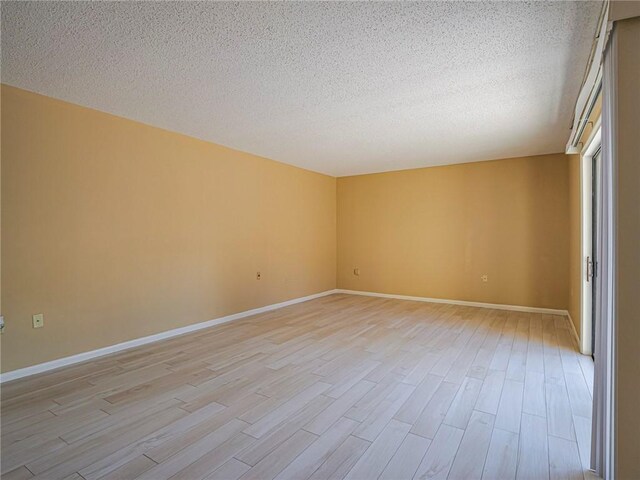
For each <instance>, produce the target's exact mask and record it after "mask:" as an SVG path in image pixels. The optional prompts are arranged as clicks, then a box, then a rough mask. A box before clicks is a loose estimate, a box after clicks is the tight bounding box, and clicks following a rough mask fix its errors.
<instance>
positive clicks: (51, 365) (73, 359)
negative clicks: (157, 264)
mask: <svg viewBox="0 0 640 480" xmlns="http://www.w3.org/2000/svg"><path fill="white" fill-rule="evenodd" d="M332 293H336V290H327V291H325V292H320V293H314V294H313V295H307V296H306V297H299V298H294V299H292V300H287V301H286V302H280V303H274V304H273V305H267V306H264V307H259V308H254V309H251V310H246V311H244V312H239V313H234V314H232V315H227V316H225V317H220V318H216V319H213V320H208V321H206V322H200V323H194V324H193V325H187V326H186V327H180V328H174V329H173V330H167V331H166V332H161V333H156V334H155V335H149V336H148V337H142V338H136V339H134V340H129V341H127V342H122V343H118V344H116V345H110V346H108V347H104V348H99V349H97V350H91V351H89V352H83V353H79V354H77V355H71V356H70V357H64V358H59V359H57V360H52V361H50V362H45V363H40V364H38V365H33V366H31V367H25V368H20V369H18V370H13V371H10V372H6V373H3V374H1V375H0V383H4V382H9V381H11V380H17V379H18V378H23V377H29V376H31V375H36V374H38V373H43V372H47V371H49V370H55V369H57V368H61V367H66V366H68V365H73V364H76V363H80V362H86V361H87V360H92V359H94V358H98V357H102V356H104V355H109V354H111V353H116V352H121V351H122V350H128V349H130V348H134V347H139V346H141V345H146V344H148V343H153V342H158V341H160V340H165V339H167V338H172V337H177V336H178V335H184V334H185V333H190V332H195V331H197V330H202V329H203V328H209V327H213V326H215V325H220V324H222V323H227V322H231V321H233V320H239V319H241V318H245V317H250V316H251V315H257V314H259V313H264V312H269V311H271V310H277V309H278V308H282V307H287V306H289V305H294V304H296V303H302V302H306V301H308V300H313V299H314V298H319V297H324V296H327V295H331V294H332Z"/></svg>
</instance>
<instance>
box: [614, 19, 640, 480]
mask: <svg viewBox="0 0 640 480" xmlns="http://www.w3.org/2000/svg"><path fill="white" fill-rule="evenodd" d="M615 28H616V31H617V35H618V59H617V60H618V115H617V122H618V137H617V147H618V198H617V202H618V207H617V218H616V221H617V285H616V288H617V292H616V293H617V300H616V301H617V346H616V348H617V358H616V375H617V378H616V381H617V387H616V402H617V414H616V442H615V445H616V447H617V453H616V473H617V475H616V478H619V479H621V480H627V479H637V478H640V461H639V460H638V457H639V453H640V447H638V434H639V433H640V415H639V414H638V398H640V141H639V140H640V54H638V52H640V17H636V18H632V19H629V20H624V21H620V22H616V27H615Z"/></svg>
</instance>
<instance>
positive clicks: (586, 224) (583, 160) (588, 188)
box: [580, 118, 602, 355]
mask: <svg viewBox="0 0 640 480" xmlns="http://www.w3.org/2000/svg"><path fill="white" fill-rule="evenodd" d="M601 143H602V132H601V127H600V118H598V120H596V122H595V124H594V126H593V129H592V130H591V133H590V135H589V138H588V140H587V141H586V142H585V146H584V148H583V149H582V151H581V152H580V193H581V208H580V209H581V213H582V222H581V224H582V229H581V230H582V231H581V244H582V245H581V262H580V263H581V265H580V273H581V278H582V282H581V288H580V301H581V307H582V308H581V312H582V314H581V319H580V353H582V354H583V355H592V354H593V352H592V351H591V345H592V334H591V331H592V328H593V327H592V322H593V312H592V305H593V303H592V292H593V281H594V278H592V279H591V281H587V257H588V256H593V251H592V250H593V238H592V235H593V225H592V219H593V202H592V189H593V179H592V173H591V172H592V163H593V156H594V154H595V153H596V152H597V151H598V150H599V149H600V145H601ZM592 260H593V259H592Z"/></svg>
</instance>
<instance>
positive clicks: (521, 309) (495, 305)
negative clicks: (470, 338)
mask: <svg viewBox="0 0 640 480" xmlns="http://www.w3.org/2000/svg"><path fill="white" fill-rule="evenodd" d="M336 293H347V294H350V295H364V296H367V297H381V298H395V299H397V300H413V301H415V302H429V303H447V304H450V305H465V306H467V307H480V308H493V309H495V310H513V311H516V312H531V313H548V314H550V315H565V316H567V315H569V312H568V311H567V310H557V309H555V308H540V307H523V306H520V305H504V304H501V303H482V302H468V301H466V300H448V299H444V298H427V297H411V296H409V295H394V294H390V293H377V292H361V291H358V290H344V289H341V288H338V289H337V290H336Z"/></svg>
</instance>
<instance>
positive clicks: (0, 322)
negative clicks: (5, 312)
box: [0, 315, 4, 334]
mask: <svg viewBox="0 0 640 480" xmlns="http://www.w3.org/2000/svg"><path fill="white" fill-rule="evenodd" d="M2 333H4V317H3V316H2V315H0V334H2Z"/></svg>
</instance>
